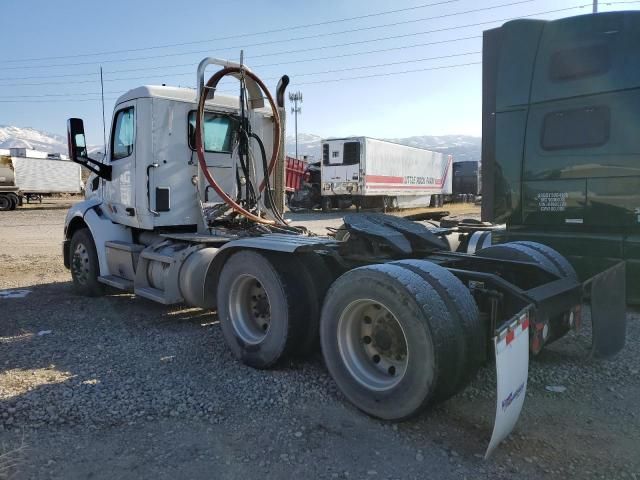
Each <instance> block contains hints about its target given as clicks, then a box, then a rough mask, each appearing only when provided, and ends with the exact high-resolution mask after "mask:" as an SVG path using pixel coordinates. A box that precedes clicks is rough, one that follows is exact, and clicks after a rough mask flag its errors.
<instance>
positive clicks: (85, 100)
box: [0, 97, 117, 103]
mask: <svg viewBox="0 0 640 480" xmlns="http://www.w3.org/2000/svg"><path fill="white" fill-rule="evenodd" d="M100 100H101V99H100V98H79V99H73V98H70V99H56V100H0V103H67V102H99V101H100ZM113 100H117V97H113V98H105V101H113Z"/></svg>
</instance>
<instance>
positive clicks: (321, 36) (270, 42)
mask: <svg viewBox="0 0 640 480" xmlns="http://www.w3.org/2000/svg"><path fill="white" fill-rule="evenodd" d="M533 1H535V0H518V1H515V2H510V3H505V4H499V5H493V6H490V7H482V8H477V9H473V10H465V11H462V12H455V13H448V14H443V15H435V16H432V17H423V18H417V19H411V20H403V21H401V22H394V23H389V24H382V25H375V26H369V27H360V28H355V29H349V30H342V31H339V32H329V33H325V32H323V33H320V34H314V35H307V36H304V37H294V38H285V39H280V40H270V41H266V42H258V43H253V44H246V45H236V46H233V47H224V48H220V49H216V50H213V51H212V50H194V51H190V52H181V53H167V54H162V55H150V56H146V57H134V58H123V59H111V60H101V61H100V63H122V62H130V61H137V60H151V59H155V58H168V57H175V56H181V55H191V54H196V53H213V52H222V51H228V50H238V49H241V48H242V49H246V48H247V47H258V46H264V45H273V44H276V43H288V42H293V41H298V40H310V39H314V38H324V37H326V36H327V35H342V34H346V33H355V32H361V31H365V30H374V29H378V28H384V27H390V26H399V25H407V24H409V23H416V22H422V21H426V20H435V19H440V18H446V17H453V16H457V15H466V14H469V13H477V12H481V11H487V10H495V9H497V8H503V7H509V6H514V5H520V4H523V3H530V2H533ZM639 1H640V0H639ZM590 5H591V4H589V6H590ZM582 7H584V5H580V6H576V7H569V8H562V9H556V10H549V11H546V12H540V13H536V14H532V15H531V16H533V15H542V14H544V13H553V12H561V11H566V10H573V9H575V8H582ZM516 18H521V17H516ZM510 19H511V18H509V20H510ZM497 21H505V19H501V20H494V21H490V22H481V23H474V24H470V25H463V26H457V27H447V28H443V29H437V30H430V31H427V32H421V33H432V32H439V31H447V30H455V29H457V28H465V27H467V26H477V25H484V24H487V23H494V22H497ZM421 33H415V34H408V36H410V35H420V34H421ZM405 36H407V35H405ZM401 37H402V36H399V37H390V38H401ZM316 48H322V47H316ZM312 49H313V48H311V49H305V50H303V51H307V50H312ZM271 55H275V54H271ZM263 56H267V55H254V56H252V58H258V57H263ZM96 63H97V61H90V62H76V63H58V64H49V65H26V66H14V67H4V69H5V70H16V69H21V68H24V69H34V68H54V67H71V66H78V65H95V64H96Z"/></svg>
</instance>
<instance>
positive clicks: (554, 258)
mask: <svg viewBox="0 0 640 480" xmlns="http://www.w3.org/2000/svg"><path fill="white" fill-rule="evenodd" d="M476 255H478V256H481V257H488V258H496V259H501V258H503V259H505V260H521V261H525V262H534V263H539V264H540V265H542V266H543V267H544V268H546V269H547V270H549V271H550V272H553V273H554V274H556V275H558V276H559V277H563V278H572V279H574V280H576V281H577V279H578V276H577V274H576V272H575V270H574V269H573V267H572V266H571V265H570V264H569V262H568V261H567V259H565V258H564V257H563V256H562V255H560V254H559V253H558V252H556V251H555V250H553V249H552V248H550V247H547V246H546V245H543V244H541V243H536V242H524V241H521V242H508V243H500V244H497V245H492V246H491V247H487V248H483V249H482V250H478V252H476ZM563 317H564V315H560V316H558V317H554V318H551V319H549V326H550V327H551V328H550V330H551V331H550V333H549V337H548V338H547V340H546V342H545V345H549V344H550V343H552V342H554V341H555V340H558V339H559V338H562V337H563V336H564V335H566V334H567V332H569V330H570V329H571V327H570V326H569V325H568V324H565V322H563Z"/></svg>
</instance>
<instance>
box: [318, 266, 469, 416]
mask: <svg viewBox="0 0 640 480" xmlns="http://www.w3.org/2000/svg"><path fill="white" fill-rule="evenodd" d="M449 315H450V312H449V310H448V307H447V305H446V303H445V302H444V301H443V299H442V298H441V296H440V295H439V294H438V292H437V291H436V290H435V289H434V288H433V287H432V286H431V285H429V284H428V283H427V282H425V281H424V280H423V278H422V277H421V276H419V275H417V274H416V273H414V272H412V271H410V270H408V269H405V268H403V267H400V266H399V265H391V264H386V265H370V266H366V267H360V268H356V269H354V270H351V271H349V272H347V273H345V274H344V275H342V276H341V277H340V278H339V279H338V280H336V281H335V282H334V283H333V285H332V286H331V288H330V289H329V292H328V293H327V296H326V298H325V301H324V305H323V309H322V317H321V319H320V342H321V346H322V353H323V356H324V359H325V363H326V365H327V368H328V370H329V373H330V374H331V376H332V377H333V379H334V380H335V382H336V383H337V385H338V387H339V388H340V390H341V391H342V392H343V393H344V395H345V396H346V397H347V398H348V399H349V400H350V401H351V402H352V403H353V404H354V405H355V406H356V407H358V408H359V409H361V410H363V411H364V412H366V413H368V414H369V415H372V416H374V417H378V418H382V419H385V420H402V419H405V418H408V417H411V416H413V415H415V414H417V413H419V412H420V411H421V410H422V409H423V408H424V407H426V405H427V404H428V402H429V401H430V400H431V399H432V398H433V397H434V394H435V393H436V392H437V391H438V389H439V386H440V384H442V383H443V382H446V381H447V380H446V379H447V378H448V377H450V376H451V375H452V374H453V373H455V372H457V371H459V370H460V368H461V366H460V363H461V361H462V360H461V358H460V349H459V345H460V341H459V339H457V338H456V336H457V332H456V327H455V326H454V325H452V322H450V321H449Z"/></svg>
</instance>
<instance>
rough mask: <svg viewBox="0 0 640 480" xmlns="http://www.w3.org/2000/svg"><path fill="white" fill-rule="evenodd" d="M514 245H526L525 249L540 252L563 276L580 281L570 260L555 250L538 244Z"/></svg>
mask: <svg viewBox="0 0 640 480" xmlns="http://www.w3.org/2000/svg"><path fill="white" fill-rule="evenodd" d="M513 243H514V244H516V245H524V246H525V247H529V248H532V249H534V250H535V251H537V252H540V253H541V254H542V255H544V256H545V257H547V259H548V260H549V261H551V263H553V264H554V265H555V266H556V269H558V270H559V271H560V273H561V274H562V276H564V277H566V278H575V279H576V280H577V279H578V274H577V273H576V271H575V269H574V268H573V267H572V266H571V264H570V263H569V260H567V259H566V258H565V257H564V256H563V255H561V254H560V253H558V252H557V251H556V250H554V249H553V248H551V247H548V246H547V245H544V244H542V243H538V242H526V241H519V242H513Z"/></svg>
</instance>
